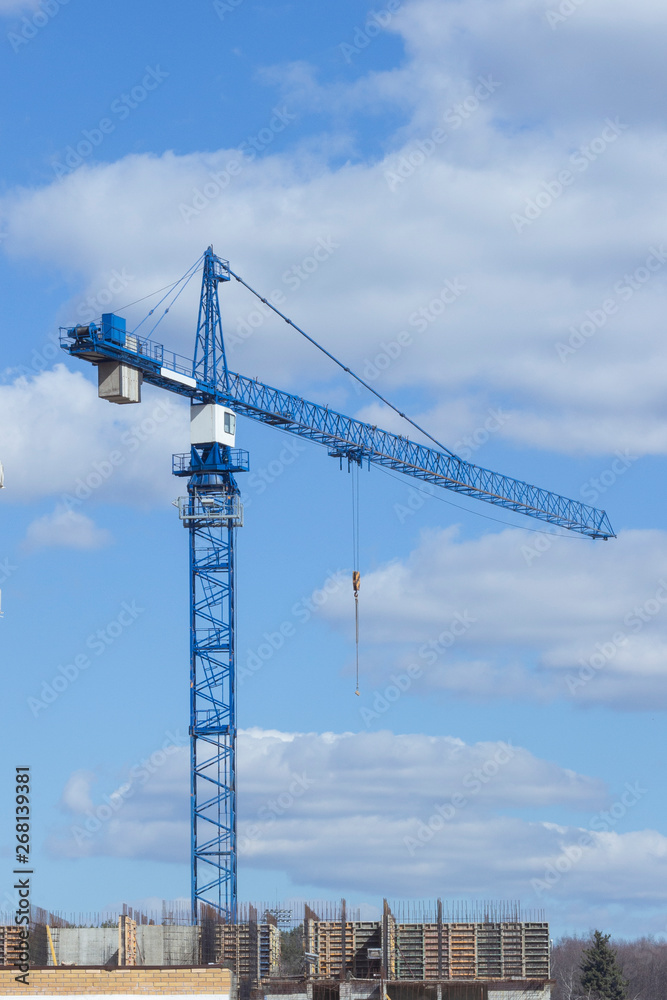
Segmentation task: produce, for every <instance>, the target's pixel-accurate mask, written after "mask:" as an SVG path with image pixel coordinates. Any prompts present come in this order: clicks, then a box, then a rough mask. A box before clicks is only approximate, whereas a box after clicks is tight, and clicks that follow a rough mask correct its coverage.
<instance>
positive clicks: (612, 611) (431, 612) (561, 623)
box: [322, 507, 667, 720]
mask: <svg viewBox="0 0 667 1000" xmlns="http://www.w3.org/2000/svg"><path fill="white" fill-rule="evenodd" d="M406 509H408V508H407V507H406ZM361 600H362V602H363V603H362V614H363V641H364V644H365V648H366V657H365V672H366V676H367V679H368V680H367V686H368V685H376V686H377V687H378V689H379V690H380V692H382V689H383V688H384V686H386V685H387V684H388V683H390V682H391V674H392V672H396V671H397V670H400V671H405V670H406V669H407V667H408V666H409V665H410V664H415V665H416V666H417V667H418V669H419V675H418V676H417V677H416V678H414V680H413V682H412V683H411V685H410V690H411V691H412V692H413V693H415V694H421V695H423V694H425V693H428V692H434V691H435V692H437V691H440V692H448V693H457V694H460V695H463V696H466V697H469V698H472V699H480V700H486V699H489V698H493V697H509V698H527V699H530V700H532V699H537V700H541V701H552V700H554V699H557V698H565V699H569V700H571V701H572V703H574V704H578V705H582V706H588V705H593V704H604V705H607V706H609V707H612V708H617V709H621V710H632V709H635V710H636V709H650V710H653V709H655V708H656V707H658V706H661V707H665V706H666V705H667V666H666V664H667V657H666V655H665V654H666V652H667V535H665V533H664V532H661V531H626V532H622V533H621V534H620V535H619V537H618V538H617V539H615V540H612V541H609V542H607V543H603V542H597V543H591V542H588V541H580V540H578V539H577V538H573V537H564V538H561V537H557V536H556V535H553V536H551V535H544V534H533V533H529V532H524V531H522V530H521V529H508V530H505V531H501V532H499V533H497V534H491V535H485V536H483V537H481V538H478V539H472V540H469V539H461V538H459V535H458V529H457V528H448V529H446V530H443V531H428V532H425V533H424V535H423V536H422V538H421V541H420V544H419V546H418V547H417V548H416V549H415V550H414V551H413V553H412V554H411V556H410V557H409V558H408V559H406V560H396V561H394V562H392V563H389V564H388V565H386V566H383V567H381V568H379V569H377V570H375V571H373V572H371V573H368V574H365V575H364V579H363V591H362V598H361ZM322 615H323V616H325V617H327V618H329V620H330V621H331V622H332V623H334V624H335V625H336V626H337V627H338V628H340V629H342V630H344V631H346V632H348V631H349V629H350V627H351V625H350V618H349V609H348V607H347V603H346V601H345V600H344V599H342V598H341V596H340V595H339V594H334V595H332V596H331V598H330V600H329V601H328V602H327V604H326V606H325V607H324V608H323V609H322ZM367 698H368V701H367V702H364V704H367V707H368V709H369V711H372V710H373V697H372V696H367ZM368 719H369V720H372V717H371V716H370V715H369V716H368Z"/></svg>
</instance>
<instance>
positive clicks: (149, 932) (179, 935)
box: [137, 924, 199, 965]
mask: <svg viewBox="0 0 667 1000" xmlns="http://www.w3.org/2000/svg"><path fill="white" fill-rule="evenodd" d="M198 964H199V928H198V927H180V926H166V927H157V926H156V927H151V925H150V924H139V926H138V927H137V965H198Z"/></svg>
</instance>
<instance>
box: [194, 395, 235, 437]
mask: <svg viewBox="0 0 667 1000" xmlns="http://www.w3.org/2000/svg"><path fill="white" fill-rule="evenodd" d="M214 442H217V443H218V444H226V445H227V446H228V447H229V448H233V447H234V445H235V443H236V414H235V413H234V411H233V410H230V409H229V407H227V406H221V405H220V404H219V403H193V404H192V406H191V407H190V444H194V445H202V444H213V443H214Z"/></svg>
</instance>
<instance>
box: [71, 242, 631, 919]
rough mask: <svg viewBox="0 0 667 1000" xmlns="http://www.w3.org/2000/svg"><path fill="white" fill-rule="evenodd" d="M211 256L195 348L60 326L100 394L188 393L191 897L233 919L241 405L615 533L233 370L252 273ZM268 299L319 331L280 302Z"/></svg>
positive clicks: (433, 479)
mask: <svg viewBox="0 0 667 1000" xmlns="http://www.w3.org/2000/svg"><path fill="white" fill-rule="evenodd" d="M202 259H203V276H202V286H201V296H200V305H199V318H198V323H197V333H196V338H195V352H194V358H193V359H188V358H185V357H182V356H179V355H177V354H174V353H173V352H171V351H168V350H166V349H165V348H164V346H163V345H162V344H160V343H157V342H156V341H154V340H152V339H150V338H143V337H141V336H139V335H138V330H139V327H137V328H135V330H134V331H133V332H132V333H128V332H127V331H126V323H125V320H124V319H123V318H122V317H120V316H116V315H114V314H112V313H105V314H104V315H103V316H102V320H101V323H100V324H99V325H98V324H96V323H90V324H88V325H86V326H73V327H61V331H60V342H61V346H62V347H63V349H64V350H65V351H67V352H68V353H69V354H70V355H72V356H73V357H76V358H82V359H84V360H86V361H89V362H92V363H93V364H94V365H96V366H97V369H98V392H99V395H100V397H101V398H103V399H107V400H109V401H110V402H113V403H138V402H140V401H141V386H142V383H143V382H148V383H150V384H151V385H156V386H159V387H160V388H163V389H167V390H169V391H170V392H176V393H178V394H180V395H182V396H186V397H188V398H189V399H190V402H191V406H190V427H191V447H190V452H189V453H187V454H184V455H174V458H173V470H172V471H173V473H174V475H176V476H179V477H185V478H187V480H188V485H187V496H186V497H183V498H181V499H180V500H179V514H180V518H181V520H182V522H183V524H184V526H185V527H186V528H187V529H188V531H189V540H190V745H191V837H192V851H191V892H192V911H193V917H194V918H195V920H198V919H199V918H200V917H201V913H202V907H203V906H211V907H213V908H214V910H215V911H216V912H217V913H218V914H219V917H220V919H221V920H225V921H229V922H233V921H235V920H236V914H237V877H236V869H237V865H236V758H235V754H236V697H235V675H236V669H235V631H236V629H235V580H234V562H235V535H236V529H237V528H238V527H241V526H242V524H243V506H242V503H241V499H240V491H239V488H238V486H237V483H236V480H235V478H234V476H235V474H237V473H240V472H246V471H247V470H248V468H249V461H248V453H247V452H246V451H243V450H242V449H238V448H236V447H235V441H236V438H235V435H236V415H237V414H241V415H242V416H247V417H251V418H252V419H254V420H258V421H260V422H261V423H264V424H270V425H272V426H274V427H280V428H281V429H282V430H285V431H288V432H289V433H292V434H296V435H298V436H299V437H304V438H308V439H310V440H311V441H315V442H317V443H319V444H322V445H324V446H325V447H326V448H327V449H328V453H329V455H331V456H332V457H336V458H339V459H341V460H342V459H343V458H347V460H348V461H349V462H356V463H359V464H361V463H362V462H363V461H367V462H368V463H369V464H371V463H372V464H375V465H379V466H383V467H387V468H390V469H395V470H397V471H398V472H401V473H403V474H405V475H407V476H412V477H414V478H416V479H420V480H423V481H425V482H428V483H431V484H432V485H434V486H437V487H442V488H443V489H447V490H453V491H454V492H457V493H464V494H466V495H467V496H470V497H474V498H476V499H479V500H484V501H486V502H487V503H491V504H494V505H496V506H500V507H504V508H506V509H508V510H513V511H516V512H518V513H521V514H525V515H527V516H528V517H533V518H537V519H538V520H541V521H545V522H547V523H549V524H554V525H557V526H560V527H562V528H566V529H568V530H569V531H574V532H578V533H579V534H582V535H585V536H587V537H589V538H593V539H597V538H603V539H608V538H613V537H615V536H614V531H613V529H612V526H611V524H610V522H609V518H608V517H607V514H606V513H605V512H604V511H602V510H597V509H596V508H594V507H590V506H588V505H586V504H583V503H580V502H579V501H576V500H569V499H567V498H566V497H563V496H559V495H558V494H556V493H551V492H550V491H548V490H544V489H540V488H539V487H537V486H531V485H530V484H528V483H525V482H522V481H519V480H516V479H511V478H509V477H508V476H503V475H500V474H499V473H496V472H491V471H489V470H488V469H484V468H481V467H480V466H477V465H473V464H472V463H470V462H466V461H464V460H463V459H461V458H459V457H458V456H456V455H454V454H453V453H452V452H449V451H448V450H447V449H446V448H444V447H443V446H439V447H438V448H437V449H436V448H431V447H429V446H426V445H423V444H419V443H417V442H415V441H411V440H410V439H409V438H407V437H404V436H402V435H398V434H392V433H390V432H388V431H384V430H382V429H381V428H378V427H376V426H373V425H370V424H366V423H363V422H362V421H360V420H355V419H354V418H352V417H347V416H345V415H343V414H341V413H336V412H335V411H334V410H331V409H329V407H328V406H321V405H319V404H317V403H311V402H308V400H305V399H302V398H301V397H299V396H294V395H292V394H291V393H287V392H283V391H282V390H280V389H274V388H272V387H270V386H268V385H264V384H263V383H262V382H259V381H258V380H256V379H251V378H247V377H246V376H244V375H239V374H237V373H235V372H231V371H229V369H228V368H227V359H226V355H225V347H224V339H223V332H222V322H221V318H220V305H219V300H218V286H219V285H220V284H221V283H223V282H226V281H229V280H230V279H231V277H234V278H236V279H237V280H238V281H240V282H241V283H242V284H244V285H245V282H244V281H243V280H242V279H241V278H239V276H238V275H236V274H235V273H234V272H233V271H231V269H230V267H229V263H228V261H226V260H223V259H222V258H220V257H218V256H216V255H215V254H214V252H213V248H212V247H209V248H208V249H207V250H206V252H205V253H204V255H203V258H200V260H199V261H197V263H196V265H193V268H191V269H190V271H189V272H187V273H186V276H184V277H187V280H190V278H191V277H192V276H193V275H194V273H196V270H198V267H199V264H200V263H201V262H202ZM246 287H247V288H249V287H250V286H248V285H246ZM250 290H251V291H253V290H252V289H250ZM179 294H180V292H179ZM254 294H257V293H254ZM262 301H264V302H265V304H266V305H267V306H268V307H269V308H271V309H273V310H274V312H276V313H278V315H279V316H281V317H282V318H283V319H284V320H285V321H286V322H288V323H289V324H290V325H291V326H293V327H295V329H297V330H299V332H300V333H303V334H304V336H306V337H307V339H309V340H311V342H312V343H315V341H313V340H312V338H311V337H309V336H308V335H307V334H305V333H304V331H302V330H300V329H299V327H296V326H295V324H294V323H292V322H291V320H289V319H287V317H286V316H283V315H282V313H279V312H278V310H277V309H275V307H273V306H272V305H271V303H269V302H267V300H262ZM166 311H168V310H166ZM151 312H154V310H151ZM142 322H143V321H142ZM158 322H159V321H158ZM140 325H141V324H140ZM156 325H157V324H156ZM316 346H318V347H319V346H320V345H316ZM320 349H321V350H322V348H320ZM325 353H326V354H328V356H329V357H330V358H332V359H333V360H334V361H336V359H335V358H333V355H330V354H329V352H327V351H325ZM336 363H337V364H340V362H338V361H336ZM341 367H345V366H343V365H341ZM345 370H346V371H349V369H347V368H345ZM350 374H353V373H350ZM354 377H357V376H354ZM360 381H361V380H360ZM368 388H370V387H368ZM371 391H373V392H375V390H373V389H371ZM375 394H376V395H377V393H375ZM380 398H382V397H380ZM385 402H386V401H385ZM389 405H391V404H389ZM402 416H403V414H402ZM406 419H408V420H409V418H406ZM409 422H410V423H412V424H413V426H415V427H417V425H416V424H414V422H413V421H411V420H409ZM418 430H421V428H418ZM423 433H426V432H423ZM426 436H427V437H429V436H430V435H428V434H426ZM431 440H434V439H431Z"/></svg>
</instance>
